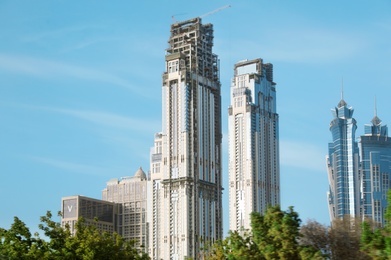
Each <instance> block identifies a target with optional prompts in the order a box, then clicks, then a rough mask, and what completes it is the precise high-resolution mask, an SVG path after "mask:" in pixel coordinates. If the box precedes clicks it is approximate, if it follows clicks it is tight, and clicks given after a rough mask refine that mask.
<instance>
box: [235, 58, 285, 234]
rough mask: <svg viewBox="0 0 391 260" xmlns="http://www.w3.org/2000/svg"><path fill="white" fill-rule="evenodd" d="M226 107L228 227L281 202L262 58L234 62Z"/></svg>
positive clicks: (270, 92)
mask: <svg viewBox="0 0 391 260" xmlns="http://www.w3.org/2000/svg"><path fill="white" fill-rule="evenodd" d="M234 71H235V74H234V79H233V81H232V86H231V105H230V106H229V109H228V114H229V119H228V120H229V121H228V133H229V219H230V229H231V230H238V231H240V230H242V229H249V228H250V213H251V212H253V211H257V212H261V213H264V212H265V210H266V208H267V206H268V205H271V206H274V205H277V204H280V168H279V138H278V114H277V111H276V84H275V83H274V82H273V65H272V64H270V63H263V61H262V59H255V60H250V61H247V60H246V61H242V62H239V63H237V64H236V65H235V68H234Z"/></svg>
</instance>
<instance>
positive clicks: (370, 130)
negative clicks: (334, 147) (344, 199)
mask: <svg viewBox="0 0 391 260" xmlns="http://www.w3.org/2000/svg"><path fill="white" fill-rule="evenodd" d="M371 123H372V124H369V125H365V134H364V135H363V136H361V137H360V156H361V174H362V176H363V191H362V192H363V194H362V197H363V217H364V218H371V219H373V220H374V221H376V222H378V223H380V224H381V225H382V226H384V224H385V220H384V214H385V212H386V208H387V205H388V203H387V192H388V190H389V189H390V180H391V139H390V138H389V137H388V128H387V125H382V121H381V120H380V119H379V118H378V117H377V115H376V111H375V116H374V118H373V119H372V121H371Z"/></svg>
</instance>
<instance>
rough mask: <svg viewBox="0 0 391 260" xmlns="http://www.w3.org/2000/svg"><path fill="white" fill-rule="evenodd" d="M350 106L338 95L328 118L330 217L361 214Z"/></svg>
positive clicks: (354, 137)
mask: <svg viewBox="0 0 391 260" xmlns="http://www.w3.org/2000/svg"><path fill="white" fill-rule="evenodd" d="M353 111H354V110H353V108H352V107H349V106H348V104H347V103H346V102H345V101H344V100H343V98H342V99H341V101H340V102H339V103H338V106H337V107H336V108H334V109H332V113H333V116H334V118H333V120H332V121H331V122H330V132H331V134H332V138H333V140H332V142H330V143H329V154H328V156H327V158H326V163H327V170H328V177H329V184H330V190H329V192H328V193H327V198H328V203H329V213H330V220H331V221H333V220H334V219H338V218H343V217H344V216H345V215H349V216H351V217H360V216H361V212H360V210H361V192H360V183H361V181H360V175H359V149H358V144H357V142H356V135H355V133H356V129H357V123H356V120H355V119H354V118H353Z"/></svg>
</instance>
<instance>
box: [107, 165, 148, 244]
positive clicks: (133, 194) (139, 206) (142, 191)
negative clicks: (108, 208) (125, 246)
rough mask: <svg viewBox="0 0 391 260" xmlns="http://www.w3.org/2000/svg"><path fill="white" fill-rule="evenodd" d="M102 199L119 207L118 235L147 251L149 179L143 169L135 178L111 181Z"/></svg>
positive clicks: (137, 172) (138, 171) (139, 170)
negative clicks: (133, 241) (134, 242)
mask: <svg viewBox="0 0 391 260" xmlns="http://www.w3.org/2000/svg"><path fill="white" fill-rule="evenodd" d="M102 199H103V200H104V201H110V202H115V203H116V204H117V206H118V220H117V232H118V234H120V235H121V236H122V237H123V238H125V239H126V240H135V241H137V242H136V246H139V247H140V246H144V248H145V250H147V248H148V226H147V177H146V175H145V172H144V171H143V170H142V169H141V167H140V168H139V169H138V170H137V171H136V173H135V175H134V176H133V177H122V178H120V179H116V178H114V179H111V180H109V181H108V182H107V186H106V188H105V189H104V190H103V191H102Z"/></svg>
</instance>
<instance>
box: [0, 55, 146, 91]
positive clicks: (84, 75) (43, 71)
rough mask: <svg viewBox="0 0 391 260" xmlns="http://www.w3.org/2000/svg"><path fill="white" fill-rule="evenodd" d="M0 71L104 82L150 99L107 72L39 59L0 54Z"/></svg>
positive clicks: (126, 81) (41, 76)
mask: <svg viewBox="0 0 391 260" xmlns="http://www.w3.org/2000/svg"><path fill="white" fill-rule="evenodd" d="M0 70H4V71H9V72H13V73H18V74H23V75H29V76H33V77H38V78H46V79H54V80H59V78H61V77H62V78H66V77H68V78H69V77H71V78H75V79H80V80H89V81H95V82H103V83H107V84H110V85H116V86H120V87H124V88H127V89H130V90H131V91H132V92H135V93H137V94H139V95H141V96H145V97H148V94H149V93H145V91H142V90H143V89H142V88H139V87H135V86H133V85H132V83H131V82H129V81H128V80H126V79H124V78H121V77H119V76H116V75H113V74H110V73H107V72H105V71H101V70H96V69H91V68H86V67H81V66H77V65H73V64H67V63H63V62H57V61H50V60H45V59H39V58H31V57H24V56H15V55H8V54H4V53H0Z"/></svg>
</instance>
